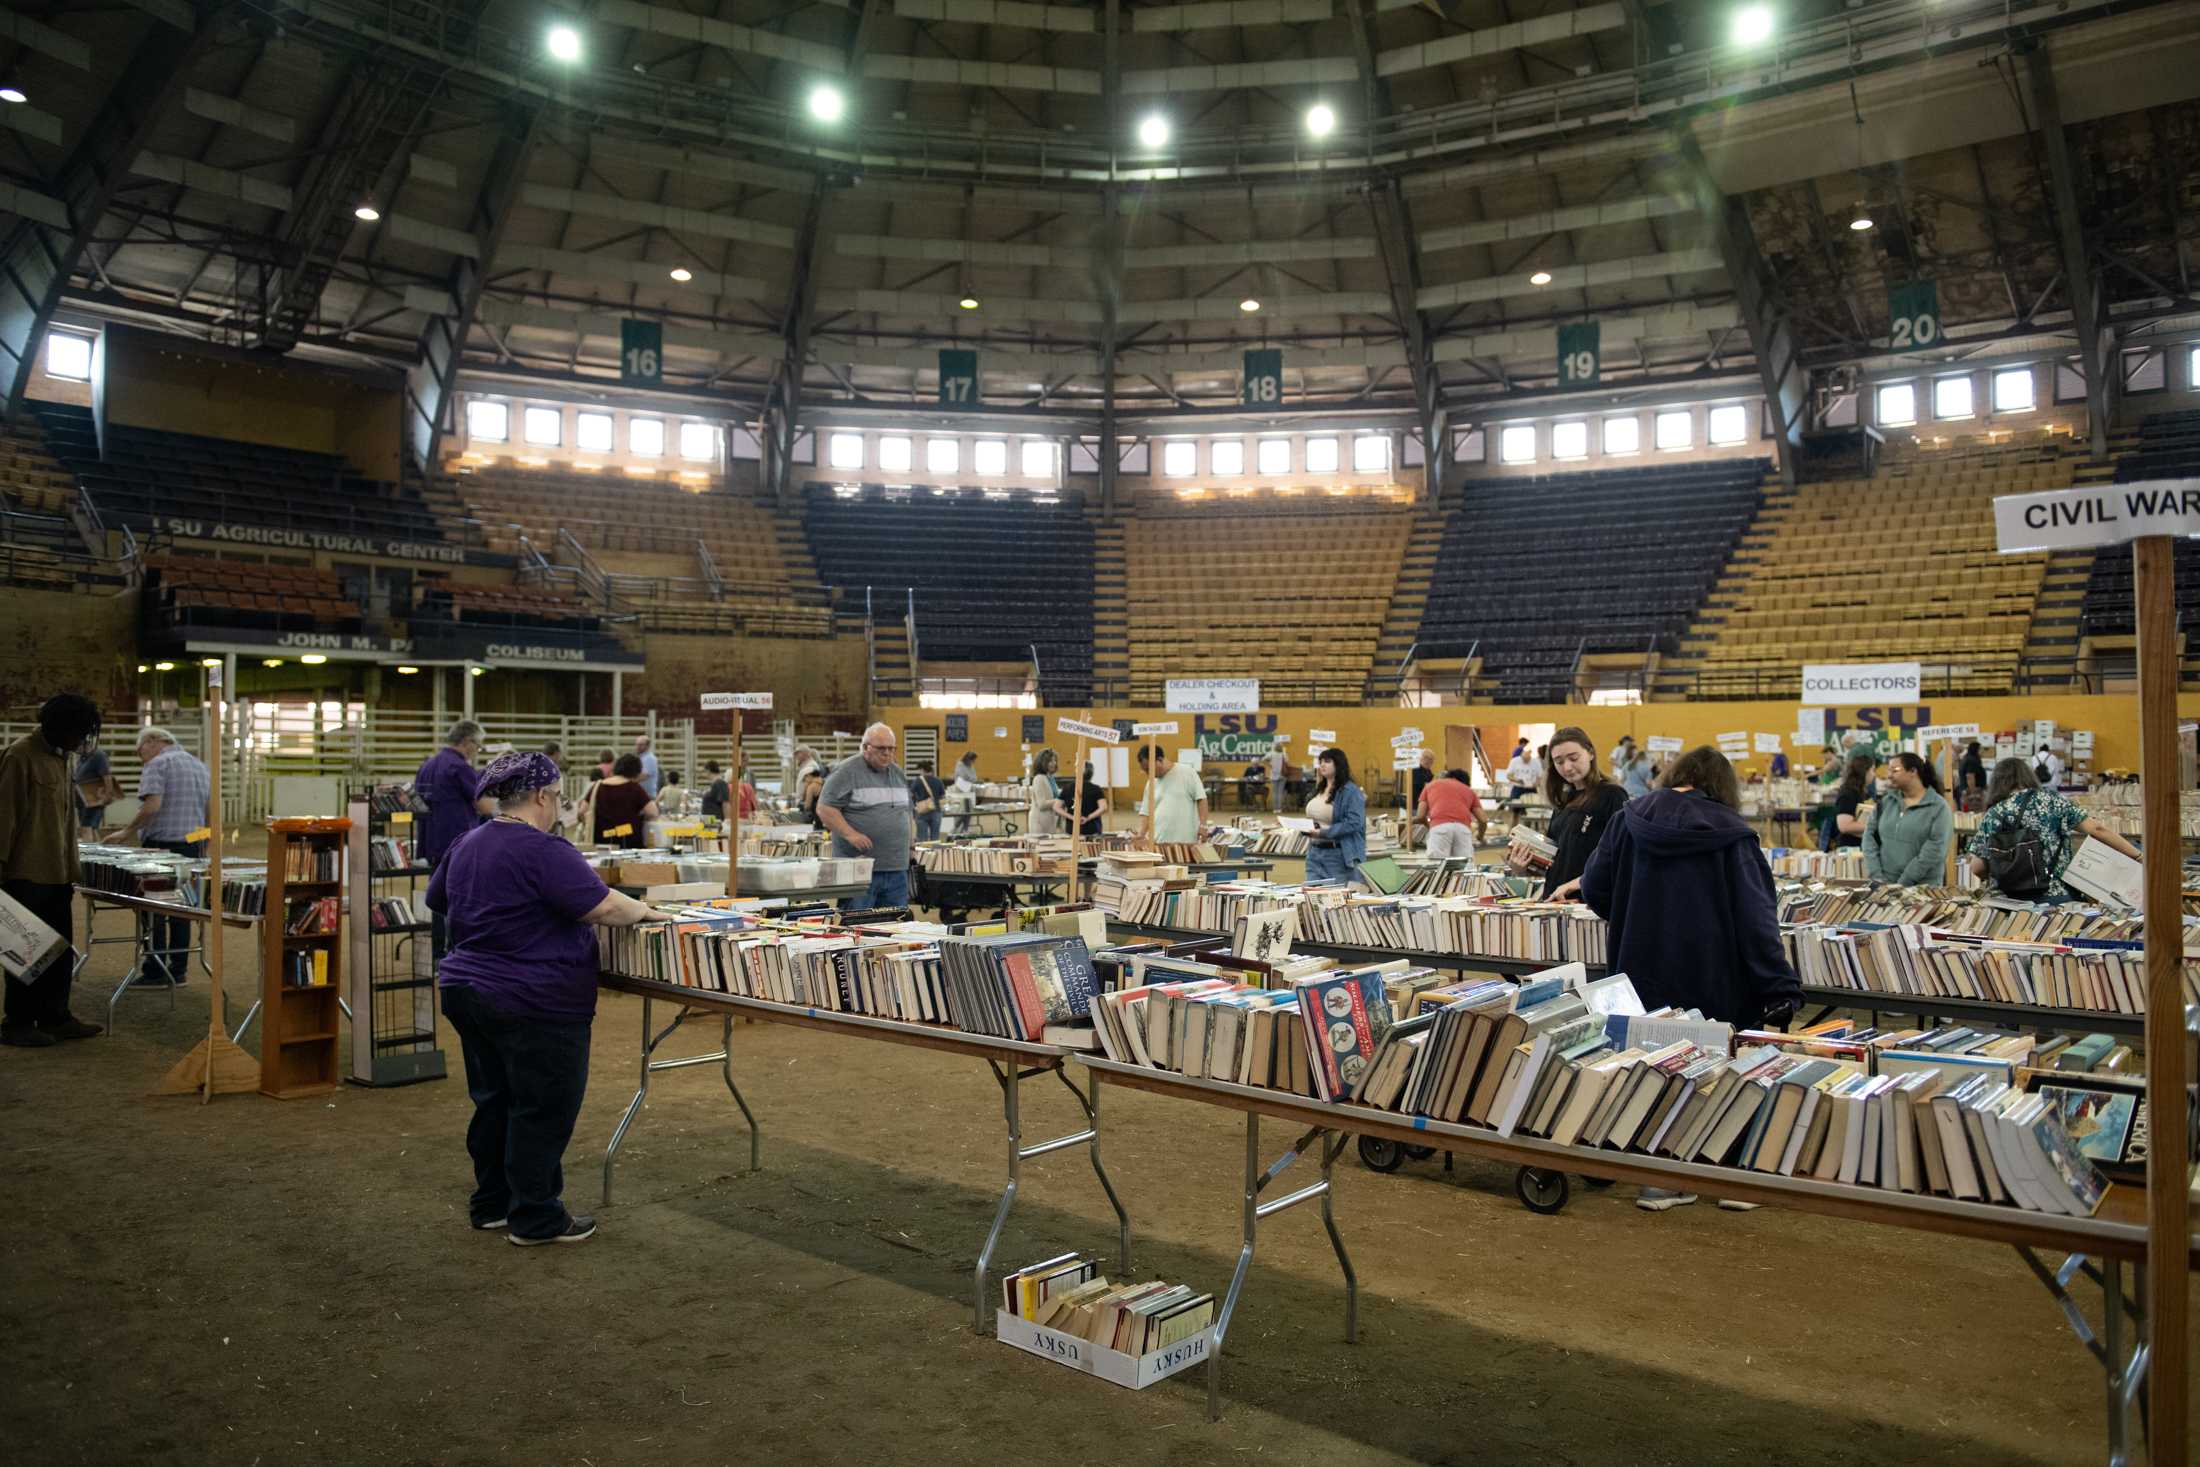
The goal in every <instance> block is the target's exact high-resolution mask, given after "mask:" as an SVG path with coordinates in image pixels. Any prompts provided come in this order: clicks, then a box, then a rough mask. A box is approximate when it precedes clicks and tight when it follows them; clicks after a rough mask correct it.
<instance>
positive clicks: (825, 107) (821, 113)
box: [810, 82, 848, 122]
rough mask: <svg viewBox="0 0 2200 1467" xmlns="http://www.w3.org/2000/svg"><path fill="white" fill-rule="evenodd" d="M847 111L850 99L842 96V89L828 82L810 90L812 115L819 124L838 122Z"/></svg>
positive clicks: (820, 83)
mask: <svg viewBox="0 0 2200 1467" xmlns="http://www.w3.org/2000/svg"><path fill="white" fill-rule="evenodd" d="M847 110H848V99H847V98H846V97H843V96H842V95H841V94H840V88H838V87H836V86H833V85H831V84H830V83H828V82H819V83H818V84H817V85H816V86H814V87H812V88H810V115H811V116H812V117H814V118H816V119H817V120H818V121H819V122H838V121H840V115H841V114H842V113H843V112H846V111H847Z"/></svg>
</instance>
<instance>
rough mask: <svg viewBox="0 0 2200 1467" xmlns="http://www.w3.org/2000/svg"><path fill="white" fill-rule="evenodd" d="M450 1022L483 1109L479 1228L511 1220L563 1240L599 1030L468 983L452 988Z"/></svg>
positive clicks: (475, 1127) (531, 1233) (476, 1141)
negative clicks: (526, 1008)
mask: <svg viewBox="0 0 2200 1467" xmlns="http://www.w3.org/2000/svg"><path fill="white" fill-rule="evenodd" d="M443 1017H444V1018H446V1019H449V1020H450V1021H451V1027H452V1028H453V1029H455V1030H457V1031H458V1043H459V1048H460V1050H461V1051H462V1052H463V1053H464V1055H465V1057H466V1093H467V1094H468V1095H469V1096H471V1097H473V1102H474V1118H473V1120H472V1121H471V1122H469V1123H468V1124H467V1127H466V1152H467V1154H468V1155H469V1156H471V1157H472V1158H473V1159H474V1196H473V1202H472V1205H471V1207H470V1208H469V1212H470V1214H471V1216H472V1218H473V1221H474V1222H475V1223H477V1224H478V1223H486V1222H494V1221H496V1220H497V1219H498V1218H500V1217H501V1218H510V1219H511V1224H512V1232H513V1233H514V1234H515V1235H517V1236H519V1237H522V1238H550V1237H555V1236H557V1235H558V1234H559V1233H561V1232H563V1231H564V1230H565V1223H566V1211H565V1203H564V1201H563V1200H562V1199H561V1196H560V1194H561V1193H563V1192H564V1190H565V1167H564V1159H565V1147H566V1143H567V1142H569V1141H571V1140H572V1139H573V1122H574V1121H575V1120H576V1119H577V1118H578V1117H579V1116H580V1113H581V1097H582V1096H583V1095H584V1094H586V1093H587V1090H588V1037H589V1030H590V1028H591V1025H590V1023H589V1022H588V1021H586V1020H567V1021H560V1020H556V1019H538V1018H531V1017H526V1016H522V1015H518V1014H511V1013H506V1012H505V1011H504V1010H502V1009H500V1008H498V1007H497V1006H496V1005H495V1004H493V1003H491V1002H490V1001H489V1000H488V999H487V998H485V997H483V996H482V995H480V994H478V993H476V992H475V991H474V990H473V988H472V987H471V986H470V985H467V984H463V983H458V984H452V985H450V986H449V987H446V988H445V989H444V990H443Z"/></svg>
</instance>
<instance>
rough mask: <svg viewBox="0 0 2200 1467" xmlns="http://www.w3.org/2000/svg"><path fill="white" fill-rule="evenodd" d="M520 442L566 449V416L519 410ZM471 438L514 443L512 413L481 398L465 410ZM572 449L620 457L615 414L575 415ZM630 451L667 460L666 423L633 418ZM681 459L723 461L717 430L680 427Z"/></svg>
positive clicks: (560, 412)
mask: <svg viewBox="0 0 2200 1467" xmlns="http://www.w3.org/2000/svg"><path fill="white" fill-rule="evenodd" d="M519 427H520V441H521V442H523V443H525V444H526V445H527V446H528V447H530V448H562V447H564V446H565V410H564V409H563V408H554V407H526V408H522V409H521V410H520V423H519ZM466 437H467V439H468V440H469V441H470V442H473V443H509V442H511V441H512V409H511V405H510V404H508V403H503V402H499V401H497V400H496V399H495V398H490V397H477V398H474V399H472V400H470V401H469V402H468V403H467V404H466ZM573 446H574V447H575V448H577V449H579V450H580V451H581V452H583V453H616V452H618V423H617V420H616V419H614V418H613V417H612V415H611V414H610V413H599V412H586V411H583V412H577V413H575V414H573ZM626 451H627V452H628V453H631V454H633V455H634V456H636V457H637V458H662V457H663V456H664V452H665V420H664V419H663V418H639V417H629V418H628V419H627V420H626ZM680 457H682V458H684V459H694V460H697V461H699V462H700V461H707V460H710V459H714V458H716V457H718V428H717V426H716V425H715V424H712V423H697V422H693V421H689V422H683V423H681V424H680Z"/></svg>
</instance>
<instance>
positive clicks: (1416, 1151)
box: [1406, 1146, 1436, 1161]
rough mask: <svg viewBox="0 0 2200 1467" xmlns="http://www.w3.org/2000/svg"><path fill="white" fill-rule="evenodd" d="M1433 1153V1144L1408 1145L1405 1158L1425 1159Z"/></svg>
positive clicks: (1434, 1150) (1410, 1159)
mask: <svg viewBox="0 0 2200 1467" xmlns="http://www.w3.org/2000/svg"><path fill="white" fill-rule="evenodd" d="M1435 1154H1436V1148H1435V1147H1433V1146H1408V1147H1407V1148H1406V1158H1407V1160H1409V1161H1427V1160H1428V1159H1429V1158H1430V1157H1432V1156H1434V1155H1435Z"/></svg>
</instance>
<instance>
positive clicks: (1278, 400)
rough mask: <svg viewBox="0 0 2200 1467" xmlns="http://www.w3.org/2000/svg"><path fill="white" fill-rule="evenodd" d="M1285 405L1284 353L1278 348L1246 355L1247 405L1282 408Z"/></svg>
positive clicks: (1269, 348)
mask: <svg viewBox="0 0 2200 1467" xmlns="http://www.w3.org/2000/svg"><path fill="white" fill-rule="evenodd" d="M1282 404H1283V352H1282V350H1281V349H1280V348H1277V347H1268V348H1266V349H1264V350H1261V351H1249V352H1247V353H1246V354H1245V405H1246V406H1247V407H1280V406H1282Z"/></svg>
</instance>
